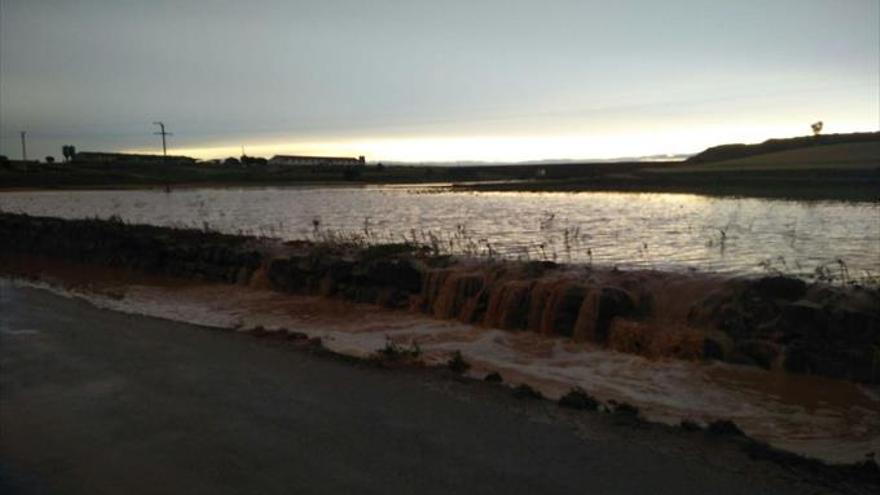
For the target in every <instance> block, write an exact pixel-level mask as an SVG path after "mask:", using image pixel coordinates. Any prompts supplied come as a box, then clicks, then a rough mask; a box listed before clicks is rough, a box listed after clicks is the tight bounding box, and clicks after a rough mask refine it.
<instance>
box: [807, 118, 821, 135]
mask: <svg viewBox="0 0 880 495" xmlns="http://www.w3.org/2000/svg"><path fill="white" fill-rule="evenodd" d="M822 126H823V124H822V121H821V120H820V121H819V122H815V123H813V124H810V127H812V128H813V135H814V136H818V135H819V134H821V133H822Z"/></svg>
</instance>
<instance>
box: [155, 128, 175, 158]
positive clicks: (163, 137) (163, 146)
mask: <svg viewBox="0 0 880 495" xmlns="http://www.w3.org/2000/svg"><path fill="white" fill-rule="evenodd" d="M153 125H157V126H159V129H161V130H160V131H159V132H154V133H153V134H155V135H157V136H162V156H168V147H167V146H166V144H165V136H173V135H174V134H172V133H170V132H165V123H164V122H153Z"/></svg>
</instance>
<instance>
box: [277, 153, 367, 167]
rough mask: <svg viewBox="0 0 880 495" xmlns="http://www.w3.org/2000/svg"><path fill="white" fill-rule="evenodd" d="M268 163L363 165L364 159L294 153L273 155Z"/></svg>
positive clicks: (288, 164) (290, 164) (360, 157)
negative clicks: (298, 154)
mask: <svg viewBox="0 0 880 495" xmlns="http://www.w3.org/2000/svg"><path fill="white" fill-rule="evenodd" d="M269 164H270V165H283V166H295V165H300V166H303V165H305V166H322V165H324V166H334V165H337V166H338V165H343V166H351V165H364V164H366V160H365V159H364V157H362V156H359V157H357V158H342V157H337V156H295V155H275V156H273V157H272V159H271V160H269Z"/></svg>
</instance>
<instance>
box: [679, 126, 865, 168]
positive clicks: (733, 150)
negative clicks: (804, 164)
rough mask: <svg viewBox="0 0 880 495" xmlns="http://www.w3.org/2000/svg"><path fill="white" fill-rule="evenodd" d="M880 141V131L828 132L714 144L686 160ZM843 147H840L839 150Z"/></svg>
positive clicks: (703, 160)
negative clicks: (759, 140)
mask: <svg viewBox="0 0 880 495" xmlns="http://www.w3.org/2000/svg"><path fill="white" fill-rule="evenodd" d="M870 142H877V143H880V132H858V133H852V134H827V135H819V136H802V137H796V138H788V139H768V140H767V141H764V142H763V143H760V144H722V145H720V146H713V147H711V148H708V149H707V150H706V151H703V152H702V153H698V154H696V155H694V156H692V157H690V158H688V159H687V160H686V161H687V163H714V162H722V161H728V160H737V159H742V158H749V157H755V156H757V155H765V154H768V153H778V152H782V151H790V150H797V149H805V150H809V151H807V152H806V153H805V154H810V153H812V152H813V151H818V149H817V148H819V147H825V146H831V145H841V144H854V143H870ZM841 150H842V148H839V149H838V152H839V151H841Z"/></svg>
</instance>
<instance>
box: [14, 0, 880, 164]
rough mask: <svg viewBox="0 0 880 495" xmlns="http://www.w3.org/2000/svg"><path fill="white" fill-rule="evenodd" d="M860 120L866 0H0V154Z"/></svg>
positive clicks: (432, 143)
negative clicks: (161, 127) (24, 148)
mask: <svg viewBox="0 0 880 495" xmlns="http://www.w3.org/2000/svg"><path fill="white" fill-rule="evenodd" d="M818 120H822V121H823V122H824V123H825V132H828V133H833V132H852V131H876V130H878V129H880V0H772V1H767V0H739V1H735V2H734V1H724V2H722V1H717V0H666V1H662V2H661V1H655V0H616V1H613V2H611V1H593V0H572V1H569V0H543V1H540V0H535V1H531V0H443V1H437V0H433V1H423V0H369V1H364V0H308V1H305V0H285V1H275V0H267V1H250V2H245V1H241V0H235V1H226V0H189V1H185V0H176V1H166V0H151V1H149V2H145V1H142V0H137V1H129V0H106V1H102V0H66V1H61V0H0V154H4V155H7V156H9V157H10V158H20V157H21V145H20V136H19V132H20V131H23V130H24V131H27V139H28V143H27V145H28V155H29V157H30V158H41V159H42V158H43V157H44V156H46V155H54V156H55V157H56V158H60V157H61V146H62V145H64V144H73V145H75V146H76V147H77V149H78V150H80V151H86V150H88V151H129V152H145V153H161V149H162V148H161V140H160V138H159V136H156V135H154V134H153V133H154V132H156V131H158V127H157V126H155V125H153V122H155V121H163V122H165V124H166V126H167V128H168V131H169V132H172V133H173V134H174V135H173V136H170V137H169V141H168V142H169V153H173V154H186V155H190V156H195V157H198V158H203V159H207V158H218V157H226V156H238V155H240V154H241V152H242V147H244V149H245V152H246V153H247V154H248V155H252V156H254V155H256V156H272V155H274V154H331V155H342V156H359V155H365V156H366V157H367V159H368V160H369V161H417V162H435V161H470V160H474V161H505V162H509V161H525V160H541V159H589V158H613V157H633V156H645V155H654V154H667V153H668V154H674V153H691V152H697V151H700V150H701V149H703V148H705V147H707V146H711V145H715V144H721V143H727V142H758V141H763V140H764V139H767V138H770V137H787V136H795V135H804V134H809V133H810V124H811V123H812V122H815V121H818Z"/></svg>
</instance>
